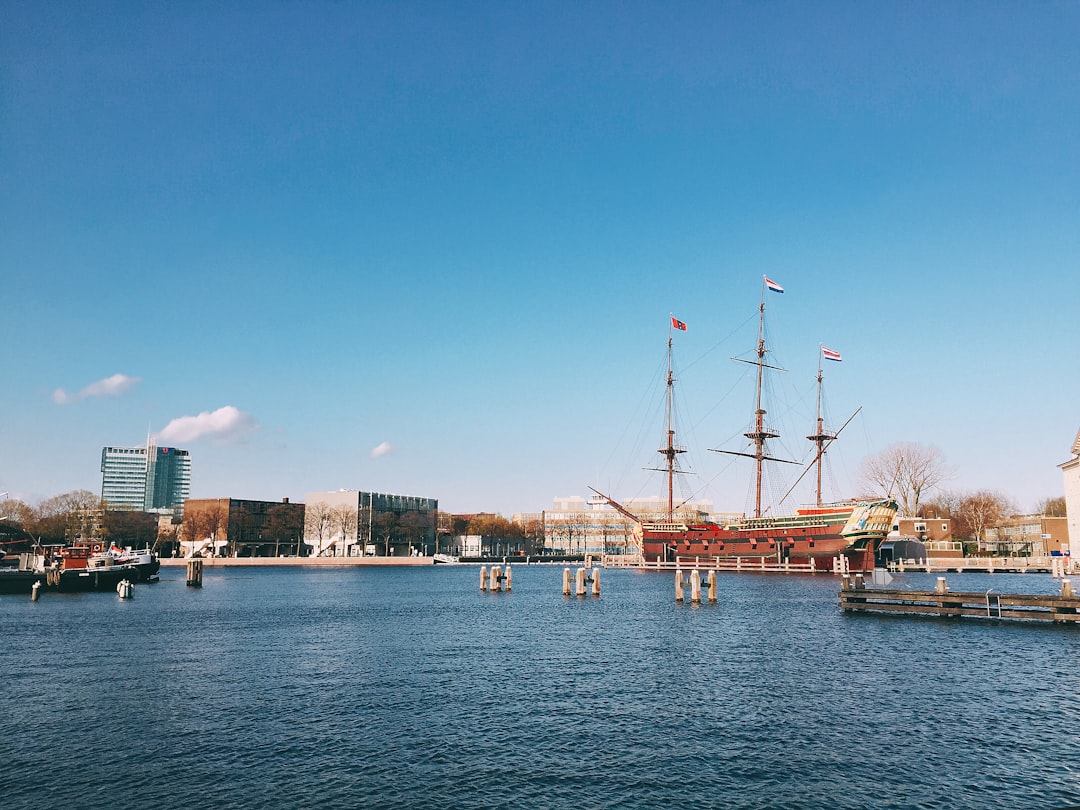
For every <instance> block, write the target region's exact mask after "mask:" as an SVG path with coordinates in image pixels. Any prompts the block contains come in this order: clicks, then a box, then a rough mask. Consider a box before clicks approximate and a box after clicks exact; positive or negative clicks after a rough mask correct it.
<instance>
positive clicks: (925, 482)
mask: <svg viewBox="0 0 1080 810" xmlns="http://www.w3.org/2000/svg"><path fill="white" fill-rule="evenodd" d="M954 475H955V472H954V470H953V469H952V468H951V467H949V466H948V465H947V464H946V463H945V459H944V456H943V455H942V454H941V451H940V450H938V449H937V448H936V447H928V446H925V445H920V444H913V443H910V442H901V443H898V444H894V445H891V446H890V447H888V448H886V449H885V450H883V451H881V452H880V453H877V454H875V455H872V456H868V457H867V458H866V459H864V460H863V463H862V466H861V468H860V473H859V477H860V481H861V486H863V487H864V489H865V490H866V492H865V493H864V495H865V497H876V496H881V495H884V496H886V497H890V498H894V499H896V502H897V503H898V504H899V506H900V511H901V513H902V514H904V515H908V516H910V517H920V518H947V519H949V521H950V523H951V529H952V535H953V537H955V538H958V539H964V540H976V541H978V540H982V539H983V538H984V533H985V531H986V530H987V529H988V528H991V527H993V526H997V525H1000V524H1001V523H1002V522H1003V521H1005V520H1006V519H1007V518H1009V517H1011V516H1013V515H1016V514H1019V511H1018V509H1017V506H1016V504H1015V503H1014V502H1013V500H1012V499H1011V498H1009V497H1008V496H1007V495H1005V494H1003V493H1001V492H998V491H996V490H991V489H980V490H975V491H969V492H961V491H957V490H950V489H946V488H944V487H943V486H942V485H943V484H944V483H945V482H946V481H948V480H949V479H951V478H952V477H953V476H954ZM1038 512H1039V514H1041V515H1044V516H1047V517H1065V516H1066V515H1065V498H1064V496H1059V497H1050V498H1044V499H1043V500H1042V501H1041V502H1040V503H1039V505H1038Z"/></svg>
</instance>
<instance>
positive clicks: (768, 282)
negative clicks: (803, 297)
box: [765, 276, 784, 293]
mask: <svg viewBox="0 0 1080 810" xmlns="http://www.w3.org/2000/svg"><path fill="white" fill-rule="evenodd" d="M765 286H766V287H768V288H769V289H770V290H772V291H773V292H778V293H782V292H783V291H784V288H783V287H781V286H780V285H779V284H777V283H776V282H775V281H773V280H772V279H771V278H769V277H768V276H765Z"/></svg>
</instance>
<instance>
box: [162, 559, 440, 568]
mask: <svg viewBox="0 0 1080 810" xmlns="http://www.w3.org/2000/svg"><path fill="white" fill-rule="evenodd" d="M192 559H196V560H201V561H202V564H203V567H204V568H240V567H245V566H251V567H274V568H279V567H287V566H304V567H315V568H352V567H355V566H363V565H374V566H391V565H392V566H424V565H434V564H435V558H434V557H191V558H188V557H162V558H161V567H162V568H166V567H174V568H176V567H185V566H186V565H187V564H188V562H189V561H190V560H192Z"/></svg>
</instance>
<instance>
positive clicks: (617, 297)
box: [0, 2, 1080, 515]
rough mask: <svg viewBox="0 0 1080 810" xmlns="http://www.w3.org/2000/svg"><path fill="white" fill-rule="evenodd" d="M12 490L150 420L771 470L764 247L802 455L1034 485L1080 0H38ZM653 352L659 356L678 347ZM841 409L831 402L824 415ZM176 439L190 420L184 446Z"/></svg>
mask: <svg viewBox="0 0 1080 810" xmlns="http://www.w3.org/2000/svg"><path fill="white" fill-rule="evenodd" d="M0 16H2V17H3V19H4V21H5V22H4V25H3V26H2V27H0V276H2V279H3V283H2V285H0V289H2V290H3V295H4V302H5V304H6V306H5V307H4V310H5V317H4V318H3V322H2V326H0V329H2V330H3V332H2V334H3V338H4V341H3V353H2V354H3V362H2V366H0V367H2V368H3V371H4V374H3V376H4V385H3V389H2V392H0V401H2V403H3V418H2V420H0V491H2V490H7V491H9V492H10V493H11V494H12V496H18V497H23V498H25V499H27V500H30V501H34V500H36V499H39V498H42V497H48V496H51V495H55V494H58V493H61V492H65V491H68V490H71V489H76V488H86V489H90V490H92V491H99V490H100V484H101V480H100V470H99V462H100V451H101V447H102V446H104V445H109V444H121V445H129V444H130V445H135V444H140V443H141V442H143V441H144V440H145V438H146V434H147V432H148V430H149V431H151V432H153V433H155V434H158V435H159V436H160V437H161V439H160V440H161V441H162V443H172V444H175V445H176V446H180V447H185V448H186V449H189V450H190V451H191V453H192V460H193V484H192V495H193V496H195V497H227V496H232V497H243V498H263V499H277V498H280V497H285V496H287V497H290V498H293V499H300V498H302V497H303V496H304V494H305V493H307V492H311V491H318V490H328V489H337V488H340V487H349V488H358V489H374V490H376V491H387V492H396V493H401V494H412V495H424V496H428V497H436V498H438V499H439V500H440V505H441V507H442V508H443V509H444V510H448V511H454V512H471V511H481V510H483V511H498V512H501V513H503V514H506V515H509V514H511V513H513V512H517V511H532V510H539V509H541V508H545V507H548V506H549V505H550V501H551V499H552V497H554V496H556V495H562V496H565V495H571V494H580V495H586V494H588V492H587V489H586V487H587V486H588V485H594V486H598V487H600V488H602V489H610V490H612V491H613V494H615V495H617V496H620V497H629V496H636V495H649V494H659V492H660V486H661V484H660V482H659V481H656V480H655V479H651V478H648V477H647V474H646V473H645V472H644V471H642V469H641V468H642V467H647V466H652V465H653V464H655V463H656V461H657V459H656V458H654V457H653V456H654V453H653V451H654V450H655V449H656V448H657V447H659V442H660V441H661V439H662V425H661V424H660V422H659V421H657V420H658V418H659V417H658V415H657V413H656V411H655V409H650V408H652V407H653V406H655V404H656V401H655V394H656V393H657V391H658V389H659V387H660V381H661V378H662V365H663V362H664V347H665V341H666V340H667V337H668V319H669V313H674V314H675V315H676V316H677V317H679V318H680V319H682V320H683V321H685V322H687V324H688V325H689V329H688V331H687V332H686V333H679V334H678V335H676V346H675V357H676V367H677V369H678V370H679V386H680V388H679V393H680V400H679V401H680V411H679V414H680V420H681V423H680V430H681V433H680V440H681V441H682V442H684V443H685V444H687V446H688V447H691V448H692V450H693V452H692V453H688V454H687V456H688V458H687V461H688V462H689V463H690V464H691V466H692V467H693V469H694V472H695V473H696V475H695V476H693V478H692V479H688V480H691V481H692V483H690V484H689V485H688V486H689V489H690V491H686V492H685V494H694V495H698V496H700V497H706V498H710V499H711V500H713V502H714V504H715V505H716V507H717V508H718V509H731V510H742V509H743V508H745V505H746V495H747V486H746V485H747V481H748V480H749V477H750V471H749V469H747V468H745V467H742V466H738V467H733V466H732V465H731V464H730V462H729V461H728V460H727V459H726V458H725V457H723V456H720V455H717V454H713V453H709V452H707V450H706V448H719V447H727V448H729V449H739V444H740V442H739V439H740V437H739V434H740V433H741V432H742V431H743V430H745V429H746V427H747V421H748V420H749V417H750V409H751V404H752V402H751V398H752V391H751V390H750V389H749V387H748V386H747V385H746V384H745V383H746V380H745V379H744V377H743V373H744V372H743V369H742V367H740V365H739V364H736V363H732V362H731V361H730V359H729V358H730V357H732V356H735V355H743V356H746V353H747V352H749V351H750V350H751V349H752V348H753V343H754V340H755V337H756V335H755V330H756V322H755V321H754V316H755V314H756V308H757V304H758V301H759V297H760V292H761V278H762V276H763V275H768V276H769V277H771V278H775V279H776V280H778V281H779V282H780V283H781V284H783V285H784V287H785V290H786V291H785V293H784V294H783V295H782V296H779V295H773V296H771V297H770V299H769V300H768V301H767V303H768V306H769V309H768V323H769V327H768V328H769V335H770V340H771V344H772V346H773V347H774V349H775V355H774V357H773V359H774V360H776V361H777V362H778V363H779V364H780V365H783V366H784V367H785V368H786V369H788V371H787V372H786V373H785V374H782V375H779V377H780V381H779V382H777V383H775V387H776V392H777V394H778V395H783V396H786V397H787V399H788V400H789V401H791V402H794V403H795V405H792V406H790V407H788V406H780V407H779V408H778V409H776V410H772V409H771V410H770V418H771V419H774V421H777V422H781V421H783V422H789V423H790V428H787V427H785V430H784V434H785V435H784V439H783V441H782V443H781V444H782V447H783V449H785V450H787V449H790V452H791V454H793V455H795V457H797V458H801V457H802V456H804V455H805V454H806V452H807V447H804V446H802V445H808V443H807V442H806V441H805V440H804V439H802V436H805V435H806V434H807V433H808V432H809V430H810V428H811V427H812V424H811V423H810V422H809V421H808V420H810V419H812V417H813V385H814V383H813V377H814V374H815V371H816V355H817V347H818V345H819V343H824V344H825V345H827V346H830V347H832V348H835V349H837V350H839V351H841V352H842V353H843V356H844V360H843V362H842V363H839V364H829V365H830V367H829V368H827V369H826V371H827V378H826V392H827V401H828V404H829V407H830V415H831V418H832V420H833V421H834V422H835V423H836V424H839V423H842V422H843V421H844V419H846V418H847V416H848V415H850V413H851V412H852V411H854V410H855V408H857V407H859V406H862V409H863V410H862V411H861V412H860V414H859V416H858V417H856V419H855V420H854V421H853V422H852V423H851V425H850V426H849V427H848V428H847V429H846V430H845V432H844V434H843V435H842V439H841V441H840V442H838V443H837V445H835V446H834V448H833V450H832V451H831V453H830V456H831V457H832V473H831V477H832V479H834V484H835V487H836V491H835V493H833V494H834V495H836V496H838V497H839V496H846V495H850V494H853V493H854V490H855V488H856V480H855V479H856V474H857V471H858V466H859V463H860V462H861V460H862V458H864V457H865V456H866V455H868V454H870V453H876V452H879V451H881V450H883V449H885V448H886V447H888V446H889V445H890V444H892V443H894V442H915V443H918V444H923V445H932V446H935V447H937V448H938V449H939V450H940V451H941V453H942V454H943V456H944V458H945V460H946V462H947V463H948V465H949V466H950V467H952V468H953V469H954V476H953V478H952V479H951V480H950V481H949V482H948V484H947V486H948V487H950V488H952V489H954V490H958V491H971V490H976V489H993V490H999V491H1001V492H1003V493H1005V494H1007V495H1008V496H1010V497H1012V498H1013V499H1014V501H1015V502H1016V504H1017V506H1018V507H1019V508H1021V509H1025V510H1026V509H1031V508H1033V507H1034V506H1035V505H1036V503H1037V502H1038V501H1039V500H1041V499H1043V498H1046V497H1053V496H1057V495H1060V494H1061V492H1062V480H1061V473H1060V471H1059V470H1058V469H1057V466H1056V465H1057V464H1059V463H1060V462H1062V461H1065V460H1066V459H1067V458H1068V456H1069V452H1068V451H1069V448H1070V447H1071V445H1072V442H1073V439H1074V437H1075V436H1076V432H1077V430H1078V429H1080V410H1078V409H1077V407H1076V403H1077V402H1080V375H1078V373H1077V372H1078V368H1077V349H1078V348H1080V327H1078V318H1077V314H1076V305H1077V302H1078V301H1080V280H1078V279H1080V274H1078V272H1077V271H1078V264H1080V261H1078V260H1080V105H1078V104H1077V97H1078V92H1080V52H1078V49H1077V48H1076V42H1077V41H1080V6H1078V5H1077V4H1076V3H1038V4H1032V3H964V4H950V3H943V4H937V3H929V2H928V3H897V4H862V3H846V2H845V3H782V2H773V3H716V2H708V3H693V2H688V3H679V4H666V3H642V2H620V3H615V2H599V3H581V2H573V3H560V2H550V3H487V2H448V3H423V2H416V3H378V2H365V3H250V4H246V3H235V4H227V6H226V7H222V6H221V5H220V4H216V3H199V2H192V3H182V4H166V3H84V4H74V3H12V2H3V3H2V9H0ZM658 372H659V375H660V376H658ZM833 410H835V413H832V411H833ZM170 440H171V441H170Z"/></svg>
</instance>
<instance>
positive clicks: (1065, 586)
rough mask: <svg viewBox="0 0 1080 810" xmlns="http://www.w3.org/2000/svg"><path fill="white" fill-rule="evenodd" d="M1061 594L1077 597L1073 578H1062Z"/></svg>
mask: <svg viewBox="0 0 1080 810" xmlns="http://www.w3.org/2000/svg"><path fill="white" fill-rule="evenodd" d="M1061 596H1062V597H1063V598H1065V599H1074V598H1075V597H1076V592H1075V591H1074V590H1073V584H1072V580H1071V579H1063V580H1061Z"/></svg>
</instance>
